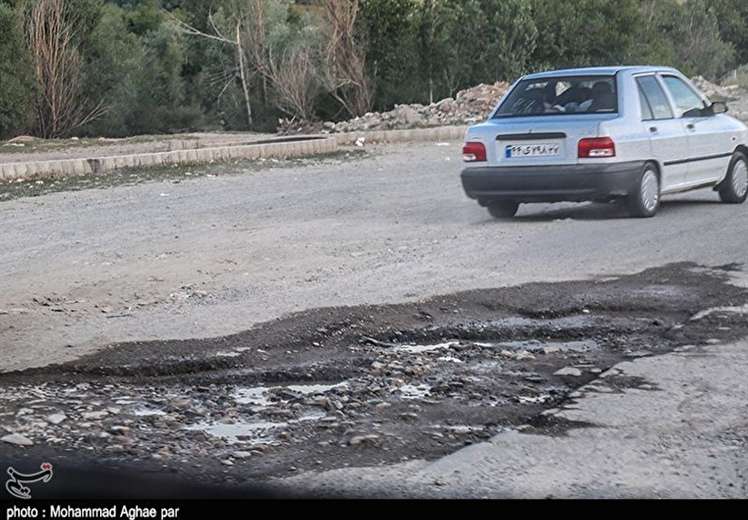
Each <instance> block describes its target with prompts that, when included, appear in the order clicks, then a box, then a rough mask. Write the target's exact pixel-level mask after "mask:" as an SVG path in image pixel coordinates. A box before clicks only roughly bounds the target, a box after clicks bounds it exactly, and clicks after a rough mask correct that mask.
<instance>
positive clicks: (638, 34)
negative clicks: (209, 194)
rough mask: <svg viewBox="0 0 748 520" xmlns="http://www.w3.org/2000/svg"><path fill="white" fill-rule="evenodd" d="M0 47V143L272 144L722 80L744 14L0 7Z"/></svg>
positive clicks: (578, 8)
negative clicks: (674, 74)
mask: <svg viewBox="0 0 748 520" xmlns="http://www.w3.org/2000/svg"><path fill="white" fill-rule="evenodd" d="M0 35H2V36H1V37H0V138H7V137H13V136H15V135H19V134H30V135H34V136H37V137H43V138H64V137H71V136H79V137H94V136H95V137H98V136H105V137H123V136H131V135H141V134H157V133H172V132H182V131H191V130H192V131H194V130H248V129H249V130H258V131H268V130H274V129H275V128H276V127H277V126H278V124H279V119H286V120H293V121H310V120H311V121H314V120H320V121H322V120H324V121H327V120H333V121H338V120H345V119H350V118H352V117H357V116H361V115H364V114H365V113H367V112H369V111H372V110H377V111H382V110H388V109H391V108H392V107H393V106H395V105H396V104H403V103H429V102H433V101H436V100H439V99H442V98H446V97H450V96H454V95H455V93H456V92H458V91H459V90H462V89H464V88H466V87H471V86H474V85H477V84H480V83H494V82H496V81H504V80H512V79H513V78H515V77H516V76H518V75H520V74H522V73H525V72H530V71H536V70H541V69H548V68H557V67H565V66H587V65H603V64H643V63H657V64H664V65H673V66H676V67H678V68H680V69H682V70H683V71H684V72H685V73H686V74H688V75H691V76H693V75H702V76H704V77H706V78H708V79H710V80H718V79H721V78H722V77H724V76H725V75H726V74H728V72H729V71H734V70H735V69H738V67H740V66H741V65H743V64H746V63H748V2H745V1H744V0H688V1H685V2H684V1H679V0H617V1H615V2H614V1H610V0H568V1H564V2H558V1H557V0H296V1H292V0H212V1H202V0H161V1H159V0H107V1H105V0H0ZM733 74H736V73H733ZM737 76H738V77H739V78H740V79H741V81H742V82H746V81H748V80H745V76H746V72H745V68H743V69H739V72H738V73H737Z"/></svg>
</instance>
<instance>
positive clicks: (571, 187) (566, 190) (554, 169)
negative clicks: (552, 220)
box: [462, 161, 644, 202]
mask: <svg viewBox="0 0 748 520" xmlns="http://www.w3.org/2000/svg"><path fill="white" fill-rule="evenodd" d="M643 166H644V162H643V161H635V162H624V163H613V164H600V163H596V164H571V165H563V166H509V167H478V168H466V169H464V170H463V171H462V186H463V188H464V189H465V193H466V194H467V196H468V197H470V198H472V199H477V200H478V201H479V202H489V201H493V200H513V201H517V202H560V201H572V202H581V201H587V200H594V199H600V198H607V197H620V196H625V195H628V194H629V193H631V192H632V190H634V189H635V188H636V185H637V181H638V177H639V175H640V174H641V172H642V168H643Z"/></svg>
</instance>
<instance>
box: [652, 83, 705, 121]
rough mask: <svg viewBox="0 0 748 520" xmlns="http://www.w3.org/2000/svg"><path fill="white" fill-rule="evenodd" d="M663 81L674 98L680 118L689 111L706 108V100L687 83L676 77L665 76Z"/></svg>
mask: <svg viewBox="0 0 748 520" xmlns="http://www.w3.org/2000/svg"><path fill="white" fill-rule="evenodd" d="M662 80H663V81H664V82H665V86H666V87H667V89H668V91H669V92H670V95H671V96H672V97H673V101H675V106H676V108H677V109H678V112H680V114H679V115H680V116H682V115H683V114H685V113H686V112H688V111H689V110H693V109H699V110H700V109H702V108H705V106H706V105H705V104H704V100H703V99H701V98H700V97H699V95H698V94H696V92H694V91H693V89H692V88H691V87H689V86H688V85H686V82H685V81H683V80H682V79H680V78H676V77H675V76H663V77H662Z"/></svg>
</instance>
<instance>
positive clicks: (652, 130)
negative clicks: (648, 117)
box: [649, 126, 657, 134]
mask: <svg viewBox="0 0 748 520" xmlns="http://www.w3.org/2000/svg"><path fill="white" fill-rule="evenodd" d="M649 131H650V132H652V133H653V134H656V133H657V127H656V126H650V127H649Z"/></svg>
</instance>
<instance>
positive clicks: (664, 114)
mask: <svg viewBox="0 0 748 520" xmlns="http://www.w3.org/2000/svg"><path fill="white" fill-rule="evenodd" d="M636 82H637V84H638V85H639V88H640V90H641V92H642V93H643V94H644V98H645V99H646V100H647V101H648V102H649V107H650V109H651V111H652V115H653V116H654V117H653V119H672V118H673V117H674V115H673V110H672V109H671V108H670V102H669V101H668V100H667V96H666V95H665V91H664V90H662V87H661V86H660V83H659V82H658V81H657V78H655V77H654V76H642V77H640V78H636Z"/></svg>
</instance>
